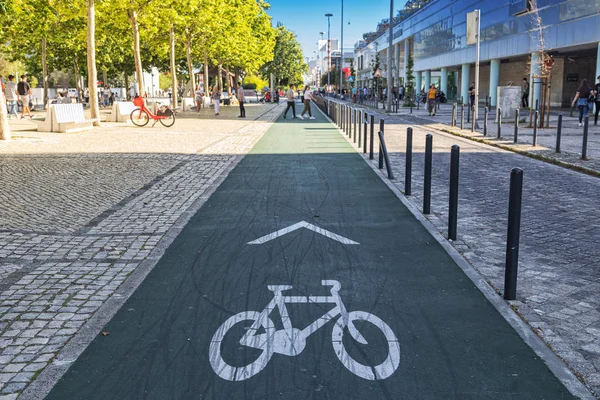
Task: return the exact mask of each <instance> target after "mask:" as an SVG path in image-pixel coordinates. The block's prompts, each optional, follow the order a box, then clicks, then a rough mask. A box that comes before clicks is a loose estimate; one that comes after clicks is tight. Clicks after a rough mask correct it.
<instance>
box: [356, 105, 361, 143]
mask: <svg viewBox="0 0 600 400" xmlns="http://www.w3.org/2000/svg"><path fill="white" fill-rule="evenodd" d="M356 119H357V123H358V132H357V135H356V136H358V148H359V149H360V147H361V146H362V142H361V140H360V139H361V136H362V135H361V125H362V111H360V110H357V111H356Z"/></svg>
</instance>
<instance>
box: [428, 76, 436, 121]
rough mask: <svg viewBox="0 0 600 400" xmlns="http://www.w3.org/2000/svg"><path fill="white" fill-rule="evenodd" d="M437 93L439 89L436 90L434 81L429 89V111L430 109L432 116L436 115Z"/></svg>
mask: <svg viewBox="0 0 600 400" xmlns="http://www.w3.org/2000/svg"><path fill="white" fill-rule="evenodd" d="M436 95H437V90H435V85H434V84H433V83H432V84H431V85H429V91H427V111H429V115H430V116H434V115H435V96H436Z"/></svg>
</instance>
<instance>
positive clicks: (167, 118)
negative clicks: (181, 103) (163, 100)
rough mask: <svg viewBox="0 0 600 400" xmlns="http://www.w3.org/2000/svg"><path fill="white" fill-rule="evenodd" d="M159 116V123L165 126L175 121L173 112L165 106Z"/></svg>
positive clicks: (169, 125) (171, 124)
mask: <svg viewBox="0 0 600 400" xmlns="http://www.w3.org/2000/svg"><path fill="white" fill-rule="evenodd" d="M161 117H162V118H161V119H159V121H160V123H161V124H163V126H165V127H167V128H169V127H171V126H173V124H174V123H175V113H174V112H173V110H171V109H170V108H167V109H166V110H165V111H164V112H163V113H162V115H161Z"/></svg>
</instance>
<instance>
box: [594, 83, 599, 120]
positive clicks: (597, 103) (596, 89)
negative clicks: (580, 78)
mask: <svg viewBox="0 0 600 400" xmlns="http://www.w3.org/2000/svg"><path fill="white" fill-rule="evenodd" d="M596 79H598V81H597V82H596V86H595V89H594V95H595V96H596V99H595V100H596V101H595V103H596V112H595V113H594V125H598V114H600V75H598V78H596Z"/></svg>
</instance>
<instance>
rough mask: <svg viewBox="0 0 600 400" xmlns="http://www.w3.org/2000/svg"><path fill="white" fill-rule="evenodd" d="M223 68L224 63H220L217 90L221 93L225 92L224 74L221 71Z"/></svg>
mask: <svg viewBox="0 0 600 400" xmlns="http://www.w3.org/2000/svg"><path fill="white" fill-rule="evenodd" d="M222 70H223V64H221V63H219V64H218V65H217V90H218V91H219V92H220V93H223V74H222V73H221V71H222Z"/></svg>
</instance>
